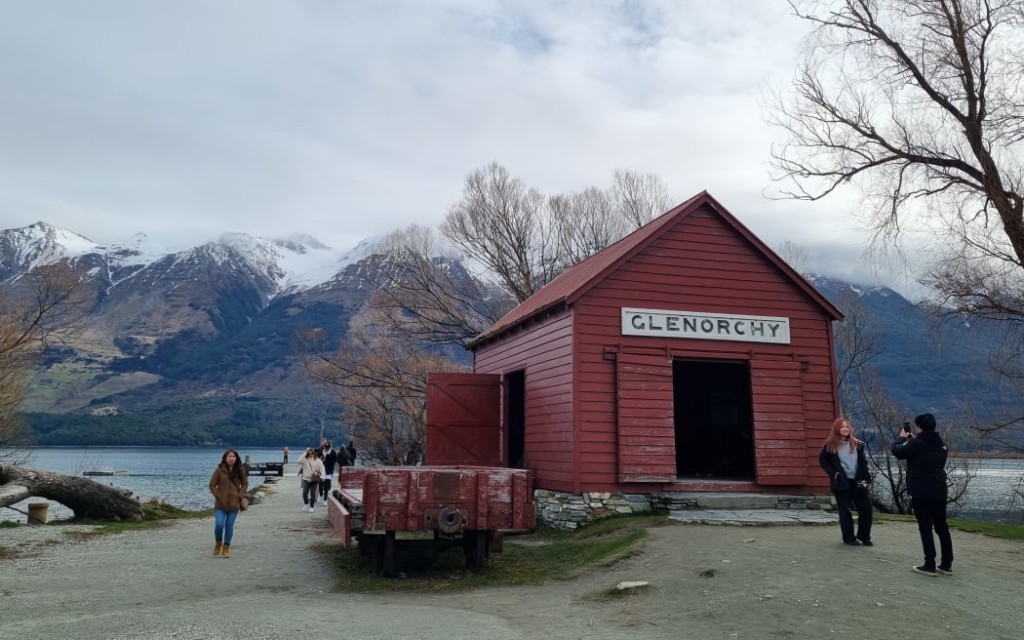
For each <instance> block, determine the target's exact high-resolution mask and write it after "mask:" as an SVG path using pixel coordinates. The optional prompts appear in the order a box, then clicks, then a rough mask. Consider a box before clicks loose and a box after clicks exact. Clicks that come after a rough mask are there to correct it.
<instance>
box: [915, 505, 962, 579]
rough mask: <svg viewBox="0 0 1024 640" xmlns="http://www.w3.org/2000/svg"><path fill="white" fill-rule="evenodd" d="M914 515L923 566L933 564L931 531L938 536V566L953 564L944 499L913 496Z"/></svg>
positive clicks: (933, 550)
mask: <svg viewBox="0 0 1024 640" xmlns="http://www.w3.org/2000/svg"><path fill="white" fill-rule="evenodd" d="M912 506H913V509H914V517H915V518H917V530H918V531H919V532H920V533H921V548H922V549H924V566H926V567H934V566H935V538H934V537H933V536H932V531H934V532H935V535H937V536H939V549H940V551H941V552H942V556H941V557H940V560H941V561H940V562H939V566H940V567H943V568H946V569H948V568H950V567H951V566H953V538H952V536H950V535H949V525H948V524H947V523H946V501H945V500H921V499H919V498H913V500H912Z"/></svg>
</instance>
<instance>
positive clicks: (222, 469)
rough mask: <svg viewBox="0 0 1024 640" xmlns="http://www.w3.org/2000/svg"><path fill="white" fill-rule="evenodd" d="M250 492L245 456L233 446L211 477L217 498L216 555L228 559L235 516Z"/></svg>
mask: <svg viewBox="0 0 1024 640" xmlns="http://www.w3.org/2000/svg"><path fill="white" fill-rule="evenodd" d="M248 491H249V474H248V472H247V471H246V470H245V466H244V465H243V464H242V458H241V456H239V455H238V452H237V451H235V450H234V449H228V450H227V451H225V452H224V455H223V456H221V458H220V464H218V465H217V468H216V469H214V470H213V475H212V476H210V493H212V494H213V499H214V503H213V508H214V512H213V515H214V525H213V539H214V541H215V542H214V545H213V555H215V556H224V557H225V558H228V557H230V556H231V537H232V534H234V531H235V518H237V517H238V512H239V511H240V510H241V508H242V499H243V498H244V497H245V494H246V492H248Z"/></svg>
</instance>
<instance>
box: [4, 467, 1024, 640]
mask: <svg viewBox="0 0 1024 640" xmlns="http://www.w3.org/2000/svg"><path fill="white" fill-rule="evenodd" d="M293 484H294V479H293V478H284V479H283V481H282V483H281V484H280V485H279V486H278V487H277V489H276V490H275V491H274V492H273V493H272V494H271V495H270V496H269V497H268V499H266V500H265V501H264V502H263V503H261V504H259V505H256V506H254V507H253V508H252V509H250V510H249V511H248V512H246V513H244V514H242V515H241V517H240V519H239V522H238V524H237V527H236V531H235V543H234V545H233V549H234V551H233V554H232V557H231V558H230V559H223V558H214V557H212V556H210V555H209V551H210V549H209V547H210V546H211V543H212V527H213V524H212V518H210V519H205V520H201V521H189V522H182V523H177V524H174V525H172V526H170V527H167V528H162V529H157V530H150V531H143V532H133V533H126V534H120V535H115V536H103V537H100V538H94V539H89V540H86V541H68V540H67V539H66V536H64V535H63V533H61V531H60V530H61V529H62V527H32V528H29V527H21V528H18V529H0V547H5V548H7V549H13V550H14V554H13V555H14V557H7V558H3V557H2V556H0V638H19V639H22V640H35V639H39V640H43V639H45V640H53V639H55V638H61V639H63V638H81V639H100V638H102V639H114V640H117V639H128V638H132V639H134V638H139V639H141V638H176V639H187V638H195V639H199V638H204V639H221V638H224V639H235V638H238V639H241V638H246V639H249V640H252V639H257V640H258V639H260V638H294V637H297V636H296V634H297V633H298V634H303V632H310V633H312V634H315V635H313V636H311V637H339V638H346V639H349V638H389V639H393V638H409V639H412V638H417V639H427V640H432V639H438V640H442V639H443V640H458V639H461V638H466V639H470V638H473V639H475V640H488V639H495V640H498V639H539V638H593V639H604V638H634V639H641V640H642V639H647V638H651V639H655V638H666V639H667V638H672V639H674V640H678V639H689V638H693V639H701V640H707V639H712V638H751V639H771V638H815V639H819V638H865V639H871V640H877V639H879V638H922V639H923V638H928V639H929V640H934V639H937V638H957V639H979V640H981V639H985V640H996V639H1002V638H1006V639H1009V638H1014V639H1016V638H1018V637H1019V636H1020V629H1021V628H1024V607H1022V604H1021V603H1022V602H1024V600H1022V599H1021V593H1024V544H1021V543H1015V542H1007V541H1001V540H995V539H991V538H986V537H984V536H980V535H976V534H964V533H956V532H954V545H955V551H956V562H955V564H954V570H955V573H956V575H955V576H953V577H943V576H940V577H937V578H929V577H925V576H921V575H918V574H915V573H913V572H912V571H911V570H910V567H911V566H912V565H913V564H915V563H918V562H919V561H920V542H919V540H918V538H917V533H916V530H915V529H914V527H913V526H912V525H910V524H906V523H884V524H880V525H877V527H876V531H875V534H874V538H875V543H876V546H874V547H871V548H867V547H848V546H844V545H842V544H840V541H839V533H838V529H837V527H836V526H835V525H830V526H821V525H818V526H770V527H737V526H710V525H684V524H678V525H671V526H667V527H661V528H657V529H654V530H652V536H651V538H650V540H649V541H648V542H647V543H646V544H645V547H644V549H643V552H642V553H640V554H639V555H637V556H634V557H632V558H629V559H627V560H624V561H622V562H620V563H618V564H616V565H614V566H613V567H610V568H604V569H599V570H595V571H591V572H589V573H587V574H585V575H584V576H582V577H580V578H577V579H574V580H571V581H564V582H551V583H548V584H544V585H540V586H527V587H502V588H494V589H483V590H479V591H473V592H469V593H455V594H438V595H429V594H390V595H372V596H371V595H358V594H341V593H335V592H332V582H333V577H332V572H333V571H334V569H333V568H331V567H327V566H324V564H323V560H322V556H321V555H320V554H319V553H318V552H317V551H316V550H315V549H314V548H313V547H314V545H315V544H316V543H317V542H318V541H324V540H330V539H331V538H330V536H331V535H332V534H331V532H330V530H329V529H328V527H327V515H326V510H325V509H319V508H318V510H317V511H316V512H314V513H312V514H310V513H305V512H303V511H302V510H301V508H300V505H299V498H298V489H297V486H292V485H293ZM623 580H645V581H649V582H650V587H649V588H648V589H647V590H645V591H641V592H638V593H636V594H635V595H633V596H631V597H627V598H623V599H617V600H602V599H600V598H598V597H596V596H597V595H599V594H601V593H603V592H605V591H607V590H608V589H610V588H613V587H614V586H615V585H616V584H617V583H618V582H620V581H623ZM324 634H329V635H327V636H325V635H324Z"/></svg>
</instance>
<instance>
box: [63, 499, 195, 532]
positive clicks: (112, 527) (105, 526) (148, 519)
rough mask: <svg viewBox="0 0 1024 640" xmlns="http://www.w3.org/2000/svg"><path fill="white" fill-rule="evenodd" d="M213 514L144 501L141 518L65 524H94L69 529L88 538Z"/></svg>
mask: <svg viewBox="0 0 1024 640" xmlns="http://www.w3.org/2000/svg"><path fill="white" fill-rule="evenodd" d="M211 515H213V509H205V510H203V511H187V510H185V509H180V508H178V507H175V506H173V505H169V504H167V503H165V502H144V503H143V504H142V520H127V521H120V522H117V521H113V522H112V521H109V520H91V519H88V518H81V519H76V520H68V521H66V524H86V525H96V527H95V528H94V529H91V530H89V531H71V532H68V535H69V536H72V537H78V538H89V537H93V536H105V535H111V534H116V533H124V532H126V531H138V530H142V529H157V528H160V527H165V526H167V525H169V524H171V523H172V522H174V521H175V520H187V519H190V518H207V517H209V516H211Z"/></svg>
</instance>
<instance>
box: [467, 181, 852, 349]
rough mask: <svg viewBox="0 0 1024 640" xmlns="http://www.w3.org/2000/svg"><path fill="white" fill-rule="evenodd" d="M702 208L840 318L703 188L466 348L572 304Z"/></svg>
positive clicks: (588, 261)
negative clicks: (705, 208)
mask: <svg viewBox="0 0 1024 640" xmlns="http://www.w3.org/2000/svg"><path fill="white" fill-rule="evenodd" d="M701 207H708V208H710V209H712V210H713V211H715V213H717V214H718V215H719V216H721V218H722V219H723V220H724V221H725V222H726V223H727V224H728V225H730V226H731V227H732V228H733V229H734V230H735V231H736V233H738V234H739V235H741V236H743V237H744V238H745V239H746V240H747V241H748V242H750V244H751V245H753V246H754V248H755V249H757V250H758V251H760V252H761V254H762V255H764V257H765V258H766V259H767V260H768V261H770V262H771V263H772V264H774V265H775V266H776V267H778V268H779V270H780V271H782V273H784V274H785V275H786V276H787V277H789V279H790V280H792V281H793V284H794V285H796V286H797V287H799V288H800V289H802V290H803V291H804V292H805V293H806V294H807V295H808V296H809V297H810V298H811V299H812V300H814V302H816V303H817V304H818V305H819V306H820V307H821V308H822V309H823V310H824V311H825V313H827V314H828V315H830V316H832V319H833V320H842V319H843V314H842V313H841V312H840V311H839V309H837V308H836V307H835V306H834V305H833V304H832V303H831V302H829V301H828V299H826V298H825V296H823V295H821V293H819V292H818V290H817V289H815V288H814V286H813V285H811V283H809V282H807V280H805V279H804V277H803V276H801V275H800V274H799V273H797V272H796V271H795V270H794V269H793V268H792V267H790V266H789V265H788V264H786V262H785V261H784V260H783V259H782V258H780V257H779V256H778V255H776V253H775V252H774V251H772V250H771V249H769V248H768V245H766V244H765V243H763V242H761V240H760V239H758V237H757V236H755V235H754V234H753V233H751V232H750V230H749V229H747V228H746V227H745V226H743V224H742V223H741V222H740V221H739V220H737V219H736V218H735V217H734V216H733V215H732V214H731V213H729V212H728V211H727V210H726V208H725V207H723V206H722V205H721V204H720V203H719V202H718V201H717V200H715V199H714V198H713V197H712V196H711V194H709V193H708V192H707V191H701V192H700V193H698V194H697V195H695V196H693V197H692V198H690V199H689V200H687V201H685V202H683V203H682V204H680V205H678V206H676V207H675V208H673V209H671V210H669V211H667V212H665V213H664V214H662V215H660V216H658V217H657V218H655V219H654V220H651V221H650V222H648V223H647V224H645V225H644V226H642V227H640V228H639V229H637V230H636V231H634V232H633V233H631V234H629V235H628V236H626V237H624V238H622V239H621V240H619V241H618V242H616V243H614V244H611V245H609V246H607V247H605V248H604V249H603V250H601V251H599V252H598V253H595V254H594V255H592V256H590V257H589V258H587V259H586V260H584V261H583V262H581V263H579V264H577V265H575V266H573V267H571V268H570V269H568V270H566V271H565V272H563V273H562V274H561V275H559V276H558V277H557V278H555V279H554V280H552V281H551V282H549V283H548V284H547V285H546V286H545V287H544V288H542V289H541V290H540V291H538V292H537V293H535V294H533V295H532V296H530V297H529V298H527V299H526V300H524V301H523V302H522V304H520V305H519V306H518V307H516V308H515V309H513V310H511V311H509V312H508V313H507V314H505V315H504V316H503V317H502V318H501V319H500V320H498V321H497V322H495V323H494V324H493V325H491V326H490V327H488V328H487V330H485V331H484V332H483V333H481V334H480V335H479V336H477V337H476V338H474V339H473V341H472V342H471V343H470V347H475V346H477V345H479V344H480V343H481V342H484V341H487V340H490V339H492V338H494V337H496V336H498V335H499V334H501V333H504V332H506V331H508V330H511V329H513V328H515V327H516V326H517V325H519V324H522V323H524V322H526V321H528V320H530V319H531V318H533V317H535V316H538V315H540V314H542V313H544V312H545V311H547V310H549V309H553V308H556V307H561V306H571V305H572V304H573V303H574V302H576V301H577V300H579V299H580V298H581V297H582V296H583V295H585V294H586V293H587V292H588V291H590V290H591V289H592V288H593V287H594V286H596V285H597V284H598V283H600V282H601V281H602V280H604V279H605V278H606V277H608V275H610V274H611V273H613V272H614V271H615V270H617V269H619V268H620V267H621V266H622V265H623V264H625V263H626V262H627V261H628V260H629V259H630V258H632V257H633V256H635V255H636V254H637V253H639V252H640V251H642V250H643V249H644V248H646V247H647V246H648V245H649V244H651V243H652V242H654V241H655V240H657V239H658V238H659V237H661V236H662V235H663V234H664V233H666V232H667V231H668V230H669V229H671V228H672V227H674V226H675V225H676V224H678V223H679V222H680V221H682V220H683V219H684V218H686V217H687V216H689V215H690V214H692V213H693V212H694V211H697V210H699V209H700V208H701Z"/></svg>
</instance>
